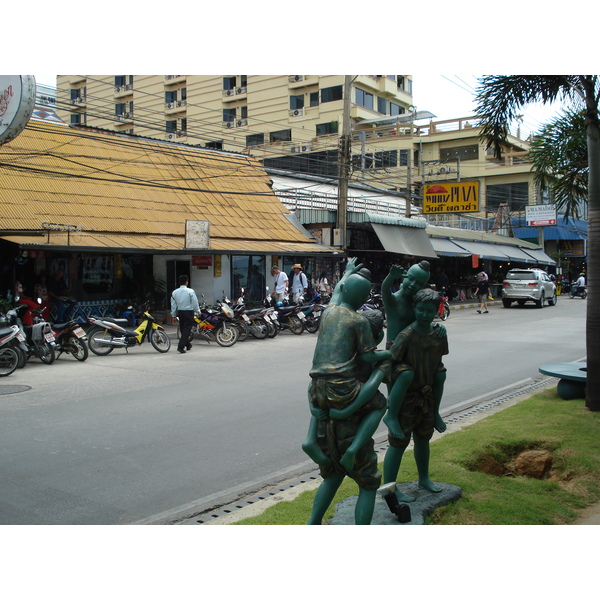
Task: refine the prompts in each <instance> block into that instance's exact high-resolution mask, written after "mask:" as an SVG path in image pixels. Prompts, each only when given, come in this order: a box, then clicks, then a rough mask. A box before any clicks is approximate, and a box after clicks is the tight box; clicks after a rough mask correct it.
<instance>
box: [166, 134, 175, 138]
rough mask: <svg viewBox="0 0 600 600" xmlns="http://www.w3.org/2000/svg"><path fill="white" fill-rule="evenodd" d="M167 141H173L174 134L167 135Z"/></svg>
mask: <svg viewBox="0 0 600 600" xmlns="http://www.w3.org/2000/svg"><path fill="white" fill-rule="evenodd" d="M167 139H168V140H174V139H175V134H174V133H169V134H168V135H167Z"/></svg>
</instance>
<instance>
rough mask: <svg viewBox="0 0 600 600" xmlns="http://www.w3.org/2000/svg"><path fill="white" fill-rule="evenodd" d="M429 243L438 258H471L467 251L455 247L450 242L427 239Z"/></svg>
mask: <svg viewBox="0 0 600 600" xmlns="http://www.w3.org/2000/svg"><path fill="white" fill-rule="evenodd" d="M429 241H430V242H431V245H432V246H433V249H434V250H435V251H436V253H437V255H438V256H471V253H470V252H469V251H468V250H465V249H464V248H461V247H460V246H457V245H456V244H455V243H454V242H452V241H450V240H446V239H444V238H436V237H432V238H429Z"/></svg>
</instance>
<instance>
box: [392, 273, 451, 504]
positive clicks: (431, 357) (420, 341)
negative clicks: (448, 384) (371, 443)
mask: <svg viewBox="0 0 600 600" xmlns="http://www.w3.org/2000/svg"><path fill="white" fill-rule="evenodd" d="M411 268H412V267H411ZM439 302H440V296H439V294H438V293H437V292H435V291H434V290H432V289H429V288H427V289H421V290H419V291H417V292H416V293H415V294H414V297H413V312H414V315H415V316H414V321H413V322H412V323H411V324H410V325H408V326H407V327H405V328H404V329H403V330H402V331H401V332H400V333H398V334H397V335H396V336H395V339H394V341H393V343H392V345H391V347H390V352H391V354H392V361H393V362H392V375H391V379H392V382H393V384H392V386H391V388H390V389H389V394H388V411H387V414H386V415H385V417H384V423H385V424H386V425H387V427H388V441H389V444H390V445H389V447H388V449H387V451H386V455H385V459H384V463H383V479H384V484H388V483H391V482H395V481H396V477H397V476H398V471H399V469H400V464H401V462H402V456H403V454H404V451H405V450H406V448H407V446H408V444H409V443H410V438H411V435H412V436H413V438H414V455H415V462H416V464H417V470H418V475H419V486H420V487H422V488H424V489H426V490H428V491H430V492H440V491H441V488H440V487H439V486H437V485H436V484H435V483H434V482H433V481H432V480H431V479H430V478H429V441H430V439H431V437H432V436H433V431H434V429H435V430H437V431H439V432H443V431H445V430H446V424H445V423H444V421H443V420H442V418H441V417H440V414H439V408H440V402H441V399H442V394H443V391H444V383H445V380H446V369H445V367H444V364H443V363H442V356H444V355H445V354H448V339H447V337H446V335H445V331H444V334H443V335H439V334H438V333H439V332H437V331H436V329H438V327H435V326H434V325H433V320H434V318H435V316H436V314H437V309H438V306H439ZM388 323H389V321H388ZM388 330H389V326H388ZM396 495H397V496H398V499H399V501H402V502H410V501H413V500H414V498H413V497H411V496H407V495H405V494H402V493H401V492H399V491H396Z"/></svg>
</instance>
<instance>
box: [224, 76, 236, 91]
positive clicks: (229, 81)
mask: <svg viewBox="0 0 600 600" xmlns="http://www.w3.org/2000/svg"><path fill="white" fill-rule="evenodd" d="M223 89H224V90H233V89H235V77H223Z"/></svg>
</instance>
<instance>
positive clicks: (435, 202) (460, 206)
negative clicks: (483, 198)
mask: <svg viewBox="0 0 600 600" xmlns="http://www.w3.org/2000/svg"><path fill="white" fill-rule="evenodd" d="M467 212H479V182H478V181H465V182H460V183H438V184H433V185H424V186H423V214H445V213H467Z"/></svg>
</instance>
